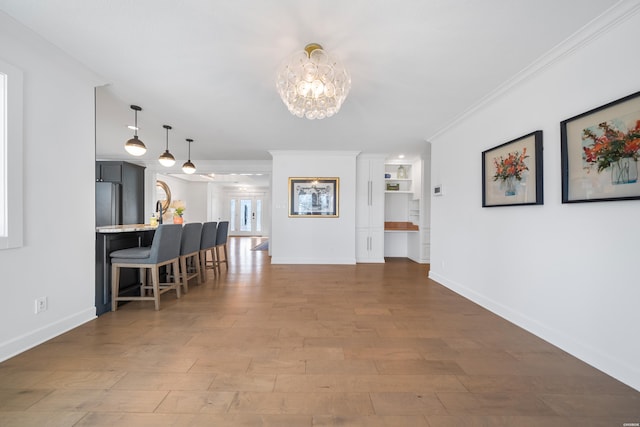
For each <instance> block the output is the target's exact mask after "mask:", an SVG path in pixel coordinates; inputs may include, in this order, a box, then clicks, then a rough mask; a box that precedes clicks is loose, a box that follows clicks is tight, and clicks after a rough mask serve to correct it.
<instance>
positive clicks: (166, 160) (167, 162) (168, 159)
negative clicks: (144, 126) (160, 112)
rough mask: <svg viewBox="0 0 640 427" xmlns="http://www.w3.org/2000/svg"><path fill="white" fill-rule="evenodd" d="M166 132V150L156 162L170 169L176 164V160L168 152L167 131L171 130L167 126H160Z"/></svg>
mask: <svg viewBox="0 0 640 427" xmlns="http://www.w3.org/2000/svg"><path fill="white" fill-rule="evenodd" d="M162 127H163V128H165V129H166V130H167V149H166V150H164V153H162V154H161V155H160V157H159V158H158V161H159V162H160V164H161V165H162V166H165V167H168V168H169V167H171V166H173V165H174V164H175V163H176V158H175V157H173V155H172V154H171V153H170V152H169V130H170V129H172V128H171V126H169V125H162Z"/></svg>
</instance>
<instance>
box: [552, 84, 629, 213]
mask: <svg viewBox="0 0 640 427" xmlns="http://www.w3.org/2000/svg"><path fill="white" fill-rule="evenodd" d="M560 136H561V146H560V147H561V160H562V203H576V202H602V201H608V200H632V199H640V182H638V159H640V92H636V93H634V94H632V95H629V96H626V97H624V98H621V99H618V100H617V101H613V102H611V103H609V104H606V105H603V106H602V107H598V108H595V109H593V110H590V111H587V112H586V113H582V114H580V115H578V116H575V117H572V118H570V119H567V120H565V121H563V122H561V123H560Z"/></svg>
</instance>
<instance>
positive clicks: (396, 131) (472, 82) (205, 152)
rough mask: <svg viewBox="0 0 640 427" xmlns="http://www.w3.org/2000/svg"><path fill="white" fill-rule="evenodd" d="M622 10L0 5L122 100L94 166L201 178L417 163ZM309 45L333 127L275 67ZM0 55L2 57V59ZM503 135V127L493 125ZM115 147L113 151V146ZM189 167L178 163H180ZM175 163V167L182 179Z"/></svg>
mask: <svg viewBox="0 0 640 427" xmlns="http://www.w3.org/2000/svg"><path fill="white" fill-rule="evenodd" d="M615 3H617V1H616V0H482V1H479V0H394V1H391V0H304V1H302V0H233V1H232V0H228V1H222V0H91V1H87V0H58V1H52V0H0V8H1V9H2V10H4V11H5V12H6V13H7V14H9V15H11V16H13V17H14V18H15V19H16V20H18V21H20V22H21V23H23V24H24V25H26V26H27V27H30V28H31V29H33V30H34V31H35V32H37V33H39V34H40V35H42V36H43V37H44V38H45V39H47V40H49V41H50V42H51V43H53V44H55V45H57V46H58V47H60V49H62V50H63V51H65V52H67V53H68V54H69V55H71V56H72V57H74V58H76V59H77V60H78V61H80V62H81V63H83V64H84V65H86V66H87V67H88V68H89V69H91V70H93V71H94V72H95V73H97V74H98V75H99V76H101V78H103V79H104V81H105V83H107V84H108V86H106V87H105V88H104V89H103V90H104V92H105V93H106V94H107V95H108V96H109V97H112V98H113V99H114V100H115V101H116V102H115V104H114V105H115V107H114V111H112V112H111V114H110V117H109V118H108V120H110V121H111V122H112V125H113V126H112V129H111V130H110V135H109V137H108V138H105V139H104V141H98V144H97V148H96V152H97V156H98V158H112V159H113V158H120V159H130V157H127V154H126V153H125V152H124V149H123V145H124V142H125V141H126V140H127V139H129V138H130V137H131V132H132V131H130V130H129V129H127V128H126V125H128V124H131V123H132V122H133V111H132V110H130V109H129V105H130V104H137V105H139V106H141V107H142V108H143V111H142V112H140V113H139V115H138V123H139V127H140V131H139V135H140V138H141V139H142V140H143V141H144V142H145V144H146V145H147V147H148V149H149V150H148V152H147V154H146V155H145V156H143V157H142V159H141V160H142V161H143V162H146V163H148V164H149V165H151V164H153V165H157V161H156V159H157V157H158V156H159V155H160V154H161V153H162V151H163V150H164V145H165V130H164V129H162V125H163V124H169V125H172V126H173V130H172V131H171V133H170V139H169V141H170V149H171V151H172V152H173V154H174V155H175V156H176V157H177V158H178V159H185V160H186V157H187V144H186V142H185V141H184V139H185V138H193V139H194V140H195V142H194V143H193V145H192V149H191V160H192V161H193V162H194V163H195V164H196V166H198V167H199V172H216V170H213V169H215V166H206V167H207V168H208V169H210V170H202V166H203V165H220V164H228V163H230V164H233V163H234V162H229V161H243V162H244V161H247V160H257V161H265V160H267V161H268V160H270V158H271V157H270V155H269V152H268V150H360V151H364V152H374V153H388V154H390V155H395V154H397V153H401V152H402V153H406V154H415V153H420V152H421V151H422V150H423V148H424V142H425V141H426V140H428V138H429V137H430V136H431V135H433V134H435V133H436V132H437V131H438V130H440V129H442V128H443V127H445V126H446V125H447V124H449V123H451V122H452V121H453V120H454V119H455V118H456V117H458V116H460V115H461V114H462V113H463V112H464V111H465V110H467V109H468V108H470V107H471V106H473V105H474V104H476V103H478V102H479V101H480V100H481V99H482V98H483V97H485V96H487V95H488V94H490V93H491V92H492V91H494V90H496V89H497V88H498V87H499V86H500V85H501V84H502V83H503V82H505V81H507V80H508V79H509V78H511V77H513V76H514V75H516V74H517V73H518V72H520V71H522V70H523V69H525V68H526V67H527V66H528V65H530V64H532V63H533V62H535V61H536V59H538V58H540V57H541V56H542V55H543V54H544V53H546V52H548V51H549V50H550V49H552V48H553V47H554V46H557V45H558V44H559V43H560V42H562V41H563V40H565V39H566V38H568V37H569V36H571V35H572V34H573V33H574V32H576V31H577V30H578V29H580V28H581V27H583V26H584V25H585V24H587V23H589V22H590V21H591V20H593V19H595V18H597V17H598V16H599V15H600V14H602V13H603V12H604V11H605V10H607V9H608V8H609V7H611V6H612V5H614V4H615ZM309 42H318V43H320V44H322V45H323V46H324V47H325V49H326V50H327V51H329V52H332V53H335V54H336V55H337V56H338V57H339V58H341V60H342V62H343V63H344V64H345V65H346V66H347V68H348V69H349V71H350V73H351V77H352V82H353V83H352V90H351V93H350V94H349V96H348V98H347V100H346V101H345V103H344V105H343V107H342V109H341V111H340V112H339V113H338V114H337V115H336V116H334V117H331V118H328V119H324V120H315V121H310V120H307V119H300V118H297V117H294V116H292V115H291V114H290V113H289V112H288V110H287V108H286V107H285V106H284V104H283V103H282V101H281V100H280V98H279V96H278V94H277V92H276V89H275V76H276V71H277V68H278V66H279V65H280V63H281V62H282V61H283V60H284V59H285V58H286V57H288V56H289V55H290V54H291V53H293V52H294V51H296V50H300V49H302V48H303V47H304V46H305V45H306V44H307V43H309ZM0 54H1V52H0ZM498 125H499V123H498ZM106 141H108V142H106ZM182 162H184V160H182ZM182 162H181V161H180V160H179V161H178V164H177V165H176V166H175V172H179V166H180V164H181V163H182Z"/></svg>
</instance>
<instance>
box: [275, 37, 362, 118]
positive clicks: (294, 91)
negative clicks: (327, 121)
mask: <svg viewBox="0 0 640 427" xmlns="http://www.w3.org/2000/svg"><path fill="white" fill-rule="evenodd" d="M276 87H277V89H278V93H279V94H280V98H282V101H283V102H284V103H285V105H286V106H287V108H289V111H290V112H291V114H293V115H295V116H297V117H306V118H307V119H310V120H314V119H324V118H325V117H331V116H333V115H334V114H336V113H337V112H338V111H339V110H340V107H342V103H343V102H344V100H345V99H346V98H347V95H348V94H349V90H350V89H351V77H350V76H349V72H348V71H347V69H346V68H345V67H344V66H343V65H342V64H341V63H340V61H339V60H338V59H337V58H336V57H334V56H331V55H329V54H327V53H326V51H324V49H322V46H320V45H319V44H317V43H311V44H308V45H307V46H306V47H305V49H304V50H303V51H300V52H297V53H294V54H293V55H292V56H291V57H290V58H288V59H287V60H286V61H285V62H284V64H283V65H282V66H281V67H280V70H279V71H278V77H277V79H276Z"/></svg>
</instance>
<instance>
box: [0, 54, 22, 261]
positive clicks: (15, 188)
mask: <svg viewBox="0 0 640 427" xmlns="http://www.w3.org/2000/svg"><path fill="white" fill-rule="evenodd" d="M20 246H22V72H21V71H20V70H19V69H17V68H16V67H14V66H12V65H11V64H8V63H6V62H4V61H2V60H0V249H7V248H17V247H20Z"/></svg>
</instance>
